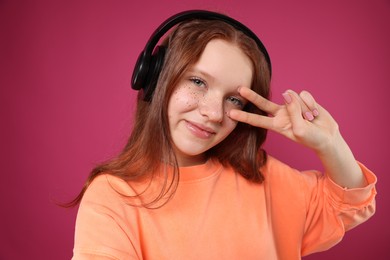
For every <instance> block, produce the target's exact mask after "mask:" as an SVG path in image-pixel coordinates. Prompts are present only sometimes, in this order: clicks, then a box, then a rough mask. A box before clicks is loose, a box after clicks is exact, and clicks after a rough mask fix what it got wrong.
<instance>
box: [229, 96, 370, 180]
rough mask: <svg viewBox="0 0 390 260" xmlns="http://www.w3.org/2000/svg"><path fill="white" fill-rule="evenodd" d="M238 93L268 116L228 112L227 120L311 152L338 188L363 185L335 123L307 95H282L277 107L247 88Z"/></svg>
mask: <svg viewBox="0 0 390 260" xmlns="http://www.w3.org/2000/svg"><path fill="white" fill-rule="evenodd" d="M238 91H239V93H240V95H241V96H242V97H244V98H246V99H247V100H248V101H249V102H251V103H253V104H254V105H255V106H257V107H258V108H260V109H261V110H263V111H265V112H267V113H268V114H269V115H268V116H262V115H258V114H253V113H249V112H246V111H241V110H231V111H230V113H229V116H230V118H232V119H233V120H236V121H240V122H243V123H247V124H250V125H253V126H256V127H262V128H265V129H269V130H272V131H275V132H277V133H279V134H281V135H283V136H285V137H287V138H289V139H291V140H293V141H295V142H297V143H300V144H303V145H305V146H307V147H309V148H311V149H313V150H314V151H315V152H316V153H317V155H318V156H319V158H320V160H321V161H322V164H323V166H324V168H325V171H326V173H327V174H328V175H329V176H330V177H331V178H332V179H333V180H334V181H335V182H336V183H338V184H339V185H340V186H343V187H363V186H364V185H366V180H365V178H364V177H363V174H362V172H361V170H360V167H359V166H358V164H357V162H356V160H355V158H354V156H353V154H352V151H351V150H350V148H349V146H348V145H347V143H346V142H345V140H344V139H343V137H342V136H341V134H340V132H339V127H338V124H337V123H336V121H335V120H334V119H333V118H332V116H331V115H330V114H329V113H328V111H326V110H325V109H324V108H323V107H322V106H320V105H319V104H318V103H317V102H316V101H315V100H314V98H313V96H312V95H311V94H310V93H309V92H307V91H303V92H301V93H300V94H297V93H296V92H294V91H292V90H288V91H286V92H285V93H283V98H284V100H285V104H283V105H278V104H276V103H273V102H272V101H269V100H267V99H265V98H263V97H262V96H260V95H259V94H257V93H256V92H254V91H253V90H251V89H249V88H240V89H239V90H238Z"/></svg>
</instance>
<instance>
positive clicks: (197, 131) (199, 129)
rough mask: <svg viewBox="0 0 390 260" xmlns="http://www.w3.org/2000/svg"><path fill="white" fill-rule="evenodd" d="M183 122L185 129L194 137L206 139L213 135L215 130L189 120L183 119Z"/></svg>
mask: <svg viewBox="0 0 390 260" xmlns="http://www.w3.org/2000/svg"><path fill="white" fill-rule="evenodd" d="M185 123H186V127H187V129H188V130H189V131H190V132H191V133H192V134H193V135H195V136H196V137H199V138H202V139H207V138H210V137H211V136H213V135H215V131H214V130H213V129H212V128H209V127H206V126H204V125H201V124H198V123H194V122H189V121H185Z"/></svg>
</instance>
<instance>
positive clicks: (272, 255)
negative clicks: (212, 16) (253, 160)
mask: <svg viewBox="0 0 390 260" xmlns="http://www.w3.org/2000/svg"><path fill="white" fill-rule="evenodd" d="M361 168H362V170H363V172H364V175H365V177H366V179H367V181H368V183H369V184H368V186H367V187H365V188H358V189H349V190H347V189H343V188H341V187H339V186H338V185H336V184H335V183H334V182H332V181H331V180H330V179H329V178H328V177H326V176H324V175H322V174H321V173H319V172H314V171H311V172H309V171H308V172H299V171H297V170H294V169H292V168H290V167H289V166H287V165H285V164H283V163H281V162H279V161H277V160H276V159H274V158H272V157H269V159H268V162H267V164H266V165H265V166H264V167H263V169H262V172H263V174H264V175H265V182H264V183H263V184H254V183H251V182H249V181H247V180H245V179H244V178H243V177H241V176H240V175H239V174H236V173H235V172H234V171H233V170H232V169H230V168H225V167H223V166H222V165H221V164H219V163H218V162H215V161H212V160H209V161H208V162H207V163H205V164H204V165H197V166H192V167H183V168H180V183H179V185H178V188H177V191H176V194H175V195H174V197H173V198H172V199H171V200H170V201H169V202H168V203H167V204H166V205H164V206H163V207H161V208H159V209H145V208H142V207H134V206H129V205H128V204H127V203H126V202H128V201H126V198H125V197H123V196H122V195H121V194H125V195H131V194H134V189H135V188H134V186H132V187H133V188H131V186H130V185H128V183H125V182H124V181H123V180H121V179H119V178H117V177H113V176H111V175H101V176H99V177H97V178H96V179H95V180H94V181H93V182H92V184H91V185H90V187H89V188H88V190H87V191H86V193H85V195H84V197H83V200H82V202H81V204H80V207H79V212H78V216H77V222H76V232H75V246H74V256H73V260H81V259H158V260H164V259H169V260H172V259H197V260H198V259H202V260H204V259H213V260H214V259H267V260H272V259H287V260H291V259H300V258H301V256H303V255H307V254H310V253H313V252H318V251H322V250H326V249H328V248H330V247H331V246H333V245H335V244H336V243H338V242H339V241H340V240H341V238H342V237H343V235H344V232H345V231H346V230H349V229H351V228H353V227H355V226H356V225H358V224H360V223H362V222H364V221H365V220H367V219H368V218H369V217H370V216H372V215H373V214H374V211H375V200H374V197H375V194H376V191H375V183H376V177H375V176H374V174H373V173H372V172H370V171H369V170H368V169H366V168H365V167H364V166H363V165H361Z"/></svg>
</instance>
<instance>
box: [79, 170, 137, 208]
mask: <svg viewBox="0 0 390 260" xmlns="http://www.w3.org/2000/svg"><path fill="white" fill-rule="evenodd" d="M134 195H135V192H134V190H133V188H132V187H131V185H130V184H129V183H128V182H126V181H125V180H123V179H121V178H119V177H116V176H113V175H110V174H107V173H105V174H101V175H99V176H97V177H95V178H94V179H93V181H92V182H91V184H90V185H89V186H88V188H87V190H86V192H85V194H84V197H83V199H82V201H81V202H82V204H83V203H97V204H108V205H114V204H123V203H124V201H123V198H124V197H125V196H134Z"/></svg>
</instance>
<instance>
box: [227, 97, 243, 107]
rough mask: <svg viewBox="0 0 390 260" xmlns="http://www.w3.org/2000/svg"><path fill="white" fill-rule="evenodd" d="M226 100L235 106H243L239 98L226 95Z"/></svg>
mask: <svg viewBox="0 0 390 260" xmlns="http://www.w3.org/2000/svg"><path fill="white" fill-rule="evenodd" d="M227 101H229V102H230V103H232V104H233V105H235V106H236V107H238V108H240V109H242V108H244V103H243V102H242V101H241V100H240V99H239V98H236V97H228V98H227Z"/></svg>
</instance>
